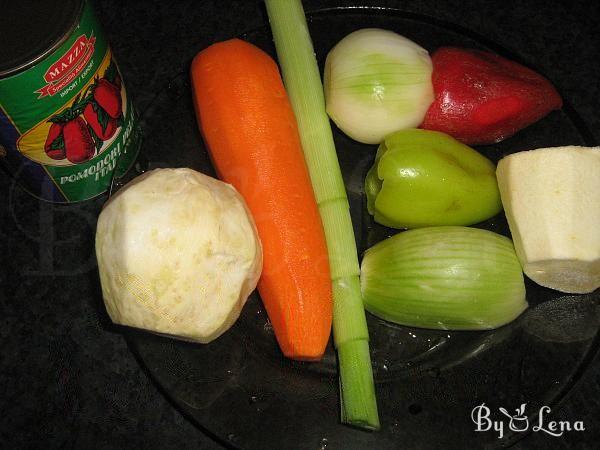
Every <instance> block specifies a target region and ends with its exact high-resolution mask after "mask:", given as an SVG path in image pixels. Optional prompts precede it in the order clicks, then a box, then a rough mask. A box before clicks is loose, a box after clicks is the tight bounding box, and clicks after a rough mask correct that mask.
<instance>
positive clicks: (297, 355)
mask: <svg viewBox="0 0 600 450" xmlns="http://www.w3.org/2000/svg"><path fill="white" fill-rule="evenodd" d="M191 77H192V89H193V96H194V104H195V107H196V117H197V119H198V126H199V127H200V131H201V133H202V136H203V137H204V142H205V143H206V145H207V147H208V151H209V153H210V156H211V158H212V160H213V163H214V165H215V168H216V170H217V173H218V175H219V177H220V178H221V179H223V180H224V181H226V182H228V183H231V184H232V185H233V186H234V187H235V188H236V189H237V190H238V191H239V192H240V194H241V195H242V196H243V197H244V199H245V200H246V203H247V204H248V207H249V209H250V212H251V213H252V216H253V217H254V220H255V221H256V226H257V228H258V234H259V236H260V239H261V241H262V244H263V273H262V275H261V278H260V280H259V283H258V290H259V293H260V295H261V298H262V301H263V304H264V305H265V308H266V309H267V314H268V315H269V318H270V320H271V323H272V324H273V330H274V332H275V336H276V337H277V341H278V343H279V346H280V348H281V350H282V351H283V353H284V355H285V356H287V357H288V358H292V359H298V360H317V359H320V358H321V356H322V355H323V352H324V350H325V346H326V345H327V342H328V340H329V335H330V331H331V320H332V293H331V279H330V272H329V260H328V256H327V246H326V243H325V236H324V233H323V227H322V224H321V218H320V215H319V210H318V208H317V204H316V201H315V197H314V193H313V190H312V185H311V182H310V178H309V175H308V171H307V168H306V163H305V162H304V155H303V153H302V147H301V144H300V137H299V135H298V129H297V125H296V118H295V116H294V113H293V111H292V108H291V106H290V103H289V100H288V97H287V93H286V91H285V89H284V87H283V82H282V81H281V77H280V75H279V71H278V68H277V65H276V63H275V62H274V61H273V59H272V58H271V57H270V56H269V55H267V54H266V53H265V52H263V51H262V50H260V49H259V48H257V47H255V46H253V45H251V44H249V43H247V42H244V41H242V40H239V39H232V40H229V41H225V42H220V43H217V44H213V45H211V46H210V47H208V48H206V49H205V50H203V51H201V52H200V53H199V54H198V55H197V56H196V57H195V58H194V61H193V62H192V68H191Z"/></svg>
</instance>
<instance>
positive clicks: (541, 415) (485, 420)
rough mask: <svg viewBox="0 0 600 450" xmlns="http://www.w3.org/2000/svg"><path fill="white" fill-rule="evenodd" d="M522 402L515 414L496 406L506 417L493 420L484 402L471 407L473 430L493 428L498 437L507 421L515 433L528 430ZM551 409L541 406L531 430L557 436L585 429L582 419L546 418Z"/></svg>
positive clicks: (501, 434)
mask: <svg viewBox="0 0 600 450" xmlns="http://www.w3.org/2000/svg"><path fill="white" fill-rule="evenodd" d="M526 405H527V404H526V403H523V404H521V406H520V407H518V408H516V409H515V414H514V415H513V414H510V413H509V412H508V411H507V410H506V409H505V408H498V411H500V413H502V415H504V416H505V417H506V419H502V420H493V419H491V418H490V414H491V411H490V408H488V407H487V406H486V405H485V403H482V404H481V405H479V406H476V407H475V408H473V411H471V420H473V423H474V424H475V425H476V426H475V431H490V430H494V431H496V432H497V433H498V439H502V438H503V437H504V430H505V425H506V422H508V429H509V430H510V431H513V432H515V433H522V432H525V431H528V430H529V425H530V424H529V419H528V417H527V415H526V414H525V406H526ZM551 411H552V410H551V409H550V407H549V406H542V407H541V408H540V410H539V412H538V416H537V423H536V424H535V425H533V426H532V427H531V431H533V432H538V431H542V432H544V433H546V434H549V435H550V436H555V437H559V436H562V435H563V434H564V432H565V431H585V427H584V425H583V421H581V420H578V421H575V422H573V423H571V422H570V421H568V420H560V421H555V420H550V421H548V420H547V417H546V415H547V414H549V413H550V412H551Z"/></svg>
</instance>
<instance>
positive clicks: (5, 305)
mask: <svg viewBox="0 0 600 450" xmlns="http://www.w3.org/2000/svg"><path fill="white" fill-rule="evenodd" d="M590 3H591V2H584V1H579V0H576V1H570V2H564V3H563V2H552V1H529V2H523V1H517V0H508V1H486V0H477V1H469V2H464V1H437V0H421V1H419V0H403V1H399V0H397V1H385V0H375V1H367V0H362V1H358V2H355V1H348V2H342V1H334V0H331V1H329V0H327V1H316V0H307V1H305V9H306V10H307V11H311V10H315V9H318V8H322V7H330V6H340V5H344V6H347V5H380V6H389V7H395V8H399V9H401V10H403V11H407V12H413V13H418V14H423V15H426V16H431V17H435V18H437V19H441V20H445V21H448V22H451V23H455V24H459V25H461V26H463V27H466V28H468V29H470V30H472V31H474V32H476V33H479V34H481V35H484V36H486V37H488V38H489V39H490V40H492V41H494V42H496V43H498V44H500V45H501V46H503V47H505V48H507V49H509V50H511V51H513V52H515V53H517V54H519V55H520V56H521V57H522V58H523V59H524V60H525V61H530V62H533V63H535V66H536V67H537V68H538V69H539V70H540V71H541V72H542V73H544V74H546V75H547V76H548V77H549V78H550V79H551V80H552V81H553V82H554V83H555V85H556V86H557V87H558V88H559V90H560V91H561V93H562V94H563V96H564V98H566V99H567V100H568V101H569V102H571V104H572V106H573V107H574V108H575V110H576V111H577V112H578V113H579V114H580V115H581V116H582V117H583V118H584V119H585V120H586V122H587V125H588V127H589V128H590V129H591V130H592V132H593V133H594V137H595V139H596V141H600V114H598V111H599V110H600V101H599V99H600V92H599V84H600V83H599V81H598V80H599V78H598V73H600V54H599V53H600V52H599V48H600V46H599V45H598V41H597V37H598V36H597V23H598V21H599V20H600V9H599V7H598V6H597V5H596V6H593V7H592V6H590ZM590 8H593V9H590ZM96 10H97V13H98V15H99V18H100V20H101V22H102V23H103V24H104V28H105V31H106V33H107V35H108V37H109V39H110V41H111V43H112V47H113V50H114V52H115V54H116V58H117V61H118V62H119V65H120V68H121V71H122V73H123V75H124V78H125V81H126V84H127V88H128V90H129V92H130V94H131V95H132V96H133V98H134V102H135V105H136V107H137V108H138V110H139V111H142V112H143V111H144V110H145V109H146V108H147V107H148V106H149V105H150V104H151V103H152V100H153V99H154V97H155V95H156V94H157V92H158V91H159V90H160V89H162V88H163V87H164V86H165V84H166V83H167V82H168V80H169V79H171V78H173V77H174V76H175V75H177V74H179V73H181V72H184V71H186V70H187V68H188V66H189V63H190V61H191V58H192V57H193V56H194V55H195V53H196V52H197V51H198V50H200V49H202V48H204V47H206V46H207V45H209V44H210V43H212V42H215V41H218V40H223V39H227V38H229V37H232V36H235V35H238V34H241V33H242V32H244V31H246V30H249V29H252V28H255V27H258V26H263V25H264V24H265V23H266V16H265V12H264V7H263V6H262V4H261V2H259V1H242V0H239V1H234V0H219V1H216V0H210V1H208V0H205V1H202V2H195V1H192V0H181V1H175V2H161V1H158V0H149V1H146V2H137V1H133V0H128V1H125V2H119V1H117V0H100V1H97V2H96ZM182 42H185V45H181V43H182ZM593 194H595V195H597V194H598V193H593ZM104 201H105V197H101V198H98V199H95V200H92V201H89V202H86V203H83V204H77V205H71V206H64V205H52V204H48V203H44V202H40V201H37V200H36V199H34V198H32V197H30V196H28V195H27V194H26V193H24V192H23V191H22V190H21V189H20V188H18V187H16V186H14V183H13V182H12V180H10V179H8V178H6V177H2V178H0V203H1V205H0V223H1V225H0V245H1V247H0V267H1V268H2V269H1V270H0V285H1V289H0V346H1V352H0V366H1V373H0V412H1V419H0V421H1V422H0V447H2V448H38V447H41V446H44V447H48V448H142V447H145V448H206V449H209V448H221V446H220V445H219V444H217V443H215V442H214V441H213V440H212V439H211V438H210V437H209V436H207V435H206V434H204V433H203V432H202V431H200V430H199V429H197V428H196V427H195V426H194V425H192V424H191V423H190V422H189V421H187V420H186V419H185V418H184V417H183V416H182V415H181V414H180V413H179V412H178V411H177V410H176V409H175V408H174V407H173V406H172V405H171V404H170V403H169V402H168V401H167V400H166V399H165V398H164V397H163V395H162V394H161V392H160V390H159V389H158V388H157V386H155V385H154V384H153V383H152V382H151V381H150V379H149V378H148V376H147V373H146V372H145V370H144V369H143V368H142V367H140V365H139V364H138V362H137V361H136V360H135V358H134V356H133V355H132V354H131V352H130V351H129V349H128V347H127V344H126V342H125V340H124V338H123V336H122V334H121V333H120V331H119V330H118V329H116V328H115V327H113V326H112V325H111V324H110V320H109V319H108V317H107V316H106V313H105V312H104V307H103V304H102V300H101V295H100V288H99V281H98V275H97V268H96V261H95V254H94V247H93V239H94V233H95V227H96V218H97V215H98V213H99V210H100V208H101V206H102V204H103V202H104ZM599 391H600V355H596V356H595V358H594V360H593V361H592V363H591V369H590V370H588V371H587V372H586V373H585V374H584V375H583V377H582V379H581V380H580V381H578V382H577V384H576V386H575V388H574V389H573V391H572V392H571V393H569V394H568V395H567V397H566V398H565V399H564V400H563V401H562V402H561V403H560V405H559V407H558V408H555V409H554V411H553V414H552V417H553V419H554V420H575V419H577V420H583V421H584V422H585V425H586V431H585V432H578V433H575V432H572V433H567V434H566V435H564V436H563V437H561V438H552V437H550V436H548V435H545V434H542V433H534V434H532V435H530V436H529V437H527V438H526V439H524V440H522V441H520V442H519V443H518V444H517V447H518V448H536V449H537V448H573V447H577V448H594V447H595V446H596V445H597V442H598V438H599V437H600V432H599V427H598V425H599V420H598V418H599V417H600V402H599V401H598V392H599ZM407 445H408V446H409V447H410V444H409V443H407Z"/></svg>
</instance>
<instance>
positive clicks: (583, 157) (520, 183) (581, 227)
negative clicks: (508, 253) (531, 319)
mask: <svg viewBox="0 0 600 450" xmlns="http://www.w3.org/2000/svg"><path fill="white" fill-rule="evenodd" d="M496 176H497V179H498V186H499V188H500V196H501V198H502V204H503V205H504V210H505V212H506V218H507V219H508V224H509V226H510V230H511V233H512V237H513V240H514V244H515V249H516V251H517V256H518V257H519V261H520V262H521V265H522V266H523V271H524V272H525V274H526V275H527V276H528V277H529V278H531V279H532V280H533V281H535V282H536V283H538V284H540V285H542V286H546V287H549V288H552V289H556V290H558V291H562V292H569V293H586V292H592V291H594V290H595V289H597V288H598V287H599V286H600V147H577V146H566V147H553V148H541V149H537V150H530V151H523V152H519V153H515V154H512V155H509V156H507V157H505V158H504V159H502V160H500V162H499V163H498V167H497V171H496Z"/></svg>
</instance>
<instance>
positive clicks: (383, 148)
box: [365, 129, 502, 228]
mask: <svg viewBox="0 0 600 450" xmlns="http://www.w3.org/2000/svg"><path fill="white" fill-rule="evenodd" d="M495 171H496V168H495V166H494V164H493V163H492V162H491V161H490V160H489V159H487V158H485V157H484V156H483V155H481V154H480V153H478V152H477V151H476V150H474V149H472V148H471V147H468V146H467V145H465V144H463V143H461V142H459V141H457V140H456V139H454V138H453V137H451V136H448V135H447V134H444V133H440V132H437V131H429V130H421V129H407V130H401V131H398V132H396V133H393V134H391V135H389V136H388V137H387V138H385V140H384V141H383V142H382V143H381V145H380V146H379V149H378V150H377V156H376V158H375V164H374V165H373V167H372V168H371V169H370V170H369V172H368V174H367V178H366V180H365V193H366V195H367V208H368V210H369V213H370V214H372V215H373V216H374V218H375V221H376V222H378V223H380V224H382V225H386V226H388V227H393V228H419V227H427V226H436V225H472V224H474V223H477V222H481V221H483V220H486V219H489V218H490V217H493V216H495V215H496V214H498V213H499V212H500V211H501V210H502V203H501V201H500V193H499V191H498V184H497V182H496V173H495Z"/></svg>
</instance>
